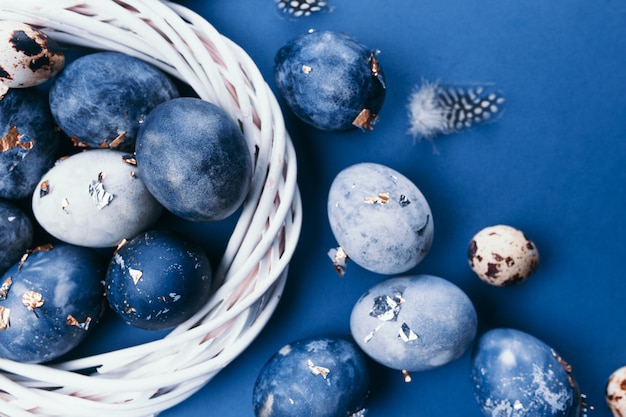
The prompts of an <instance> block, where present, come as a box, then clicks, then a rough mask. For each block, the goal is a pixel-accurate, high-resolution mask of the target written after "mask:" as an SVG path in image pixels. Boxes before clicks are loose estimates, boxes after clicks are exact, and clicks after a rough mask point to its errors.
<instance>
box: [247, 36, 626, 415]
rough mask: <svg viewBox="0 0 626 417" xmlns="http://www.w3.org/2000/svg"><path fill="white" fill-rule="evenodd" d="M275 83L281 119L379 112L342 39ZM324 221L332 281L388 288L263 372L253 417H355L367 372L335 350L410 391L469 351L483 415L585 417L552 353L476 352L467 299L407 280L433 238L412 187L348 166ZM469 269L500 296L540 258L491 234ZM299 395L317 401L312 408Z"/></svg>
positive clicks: (372, 87) (320, 46)
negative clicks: (375, 367) (358, 279)
mask: <svg viewBox="0 0 626 417" xmlns="http://www.w3.org/2000/svg"><path fill="white" fill-rule="evenodd" d="M274 71H275V78H276V84H277V86H278V90H279V92H280V94H281V95H282V97H283V99H284V100H285V103H286V105H287V107H288V108H289V109H290V110H291V111H292V112H293V113H294V114H295V115H296V116H297V117H298V118H300V119H301V120H302V121H303V122H304V123H306V124H308V125H310V126H312V127H314V128H317V129H321V130H331V131H344V130H347V129H351V128H354V127H357V128H361V129H371V128H372V126H373V123H374V122H375V121H376V117H377V116H376V114H377V113H378V111H379V110H380V108H381V106H382V104H383V100H384V95H385V82H384V74H383V71H382V67H381V64H380V62H379V61H378V60H377V59H376V51H375V50H372V49H369V48H367V47H365V46H363V45H361V44H359V43H358V42H356V41H355V40H354V39H352V38H350V37H349V36H347V35H346V34H343V33H341V34H339V33H333V32H315V31H310V32H308V33H306V34H302V35H300V36H297V37H295V38H293V39H292V40H291V41H289V42H288V43H287V44H286V45H285V46H284V47H282V48H281V49H280V50H279V51H278V53H277V55H276V58H275V70H274ZM356 86H358V87H356ZM347 91H349V92H350V93H346V92H347ZM320 92H321V93H320ZM364 116H366V117H364ZM363 121H365V122H363ZM327 216H328V221H329V225H330V228H331V230H332V233H333V235H334V237H335V239H336V241H337V243H338V245H339V246H338V247H337V248H333V249H331V250H330V251H329V256H330V257H331V259H332V261H333V263H334V266H335V268H336V269H337V271H338V272H339V273H340V274H341V275H343V274H344V273H345V272H346V263H347V261H348V260H350V261H351V262H354V263H355V264H357V265H358V266H360V267H362V268H364V269H366V270H368V271H371V272H374V273H377V274H381V275H382V276H384V277H385V278H384V279H383V280H382V281H381V282H379V283H378V284H376V285H374V286H373V287H371V288H369V289H368V290H367V291H366V292H365V293H364V294H363V295H362V296H361V297H360V298H359V299H358V300H357V301H356V303H355V304H354V306H353V309H352V313H351V317H350V332H351V336H352V340H351V341H350V342H347V341H345V340H341V339H330V341H329V339H328V338H319V339H305V340H300V341H297V342H294V343H292V344H289V345H287V346H285V347H283V348H282V349H281V350H280V351H278V352H277V353H276V354H275V355H274V356H273V357H272V358H270V359H269V360H268V362H267V363H266V365H265V366H264V367H263V369H262V370H261V372H260V374H259V376H258V379H257V383H256V386H255V390H254V398H253V399H254V406H255V413H256V415H257V416H266V415H272V416H291V415H316V416H340V415H352V416H357V415H363V414H364V412H365V411H364V403H365V399H366V398H365V397H366V393H367V390H363V386H362V379H364V378H367V372H366V370H364V369H361V367H362V366H366V363H365V362H363V361H362V360H360V359H359V358H358V356H359V355H357V354H356V353H352V354H351V355H350V360H347V359H341V358H345V355H346V354H345V352H341V355H340V353H339V351H338V349H337V348H336V347H335V345H336V344H341V345H345V344H348V345H351V346H350V347H349V350H350V351H360V352H363V353H364V354H365V355H366V356H367V357H369V358H370V359H372V360H374V361H375V362H377V363H378V364H381V365H383V366H385V367H388V368H391V369H396V370H401V371H402V373H403V374H404V375H405V378H406V379H407V380H410V372H420V371H426V370H430V369H434V368H437V367H440V366H443V365H446V364H448V363H450V362H452V361H455V360H456V359H458V358H460V357H461V356H462V355H463V354H464V353H465V352H466V351H468V349H469V348H470V347H471V346H474V349H473V352H472V354H471V367H470V369H471V371H470V380H471V382H472V384H473V388H474V394H475V398H476V401H477V403H478V405H479V408H480V410H481V411H482V412H483V413H484V415H486V416H492V415H502V416H504V415H506V416H527V415H536V416H563V417H565V416H574V415H576V416H583V415H585V413H586V404H585V396H584V395H583V394H581V392H580V390H579V388H578V386H577V385H576V382H575V381H574V379H573V377H572V375H571V367H570V366H569V364H567V362H565V361H564V360H563V359H562V358H561V357H560V356H559V355H558V354H557V353H556V352H555V351H554V349H552V348H551V347H550V346H548V345H547V344H545V343H544V342H543V341H541V340H539V339H537V338H535V337H534V336H532V335H530V334H527V333H524V332H522V331H519V330H516V329H509V328H496V329H492V330H490V331H488V332H486V333H485V334H483V335H481V336H480V338H478V340H475V339H476V336H477V324H478V322H477V315H476V311H475V308H474V305H473V303H472V301H471V299H470V298H469V297H468V296H467V295H466V294H465V293H464V292H463V290H462V289H460V288H459V287H458V286H456V285H455V284H453V283H452V282H450V281H449V280H446V279H444V278H441V277H438V276H433V275H426V274H417V275H416V274H410V273H409V271H410V270H411V269H412V268H414V267H415V266H416V265H418V264H419V263H420V262H421V261H422V260H423V259H424V258H425V257H426V255H427V253H428V252H429V250H430V247H431V244H432V241H433V236H434V219H433V213H432V211H431V209H430V207H429V204H428V201H427V199H426V198H425V196H424V195H423V194H422V193H421V191H420V190H419V189H418V187H417V186H416V185H415V184H414V183H413V182H412V181H411V180H410V179H409V178H407V177H406V176H404V175H403V174H402V173H400V172H398V171H396V170H394V169H392V168H390V167H388V166H384V165H381V164H376V163H370V162H363V163H357V164H354V165H352V166H349V167H347V168H345V169H344V170H342V171H341V172H339V174H337V175H336V177H335V178H334V180H333V182H332V184H331V186H330V189H329V192H328V201H327ZM467 260H468V264H469V267H470V268H471V270H472V271H473V272H474V273H475V274H476V276H477V277H478V278H479V279H480V280H482V281H484V282H485V283H487V284H489V285H492V286H498V287H506V286H513V285H518V284H520V283H522V282H524V281H525V280H527V279H528V278H529V277H530V276H531V275H532V274H533V273H534V272H535V270H536V269H537V266H538V263H539V252H538V250H537V248H536V246H535V244H534V242H533V241H532V240H530V239H529V238H528V237H527V236H526V235H525V234H524V233H523V232H522V231H520V230H518V229H516V228H514V227H512V226H509V225H504V224H496V225H493V226H489V227H485V228H484V229H482V230H480V231H478V232H477V233H476V234H475V235H474V236H473V237H472V238H471V239H470V241H469V244H468V250H467ZM313 346H314V347H313ZM357 347H358V348H360V349H359V350H356V348H357ZM322 350H323V351H324V352H323V354H322V353H321V351H322ZM338 363H341V365H342V366H338V365H337V364H338ZM347 365H349V366H347ZM285 369H289V372H286V371H285ZM331 375H334V378H336V379H335V380H334V381H337V382H334V384H333V385H334V386H335V389H334V390H331V389H329V387H330V385H331V383H330V382H329V381H328V378H330V376H331ZM355 375H356V376H358V377H359V378H361V379H360V380H359V383H356V382H355V378H356V376H355ZM339 377H343V378H344V381H342V383H339V382H338V381H339V380H338V378H339ZM615 378H616V379H617V377H615ZM350 387H352V388H350ZM299 393H306V394H309V395H311V397H313V398H320V399H323V400H322V401H315V402H314V403H310V402H309V401H307V400H305V399H304V398H300V397H299ZM615 397H616V398H618V397H619V396H618V395H615ZM620 398H621V397H620Z"/></svg>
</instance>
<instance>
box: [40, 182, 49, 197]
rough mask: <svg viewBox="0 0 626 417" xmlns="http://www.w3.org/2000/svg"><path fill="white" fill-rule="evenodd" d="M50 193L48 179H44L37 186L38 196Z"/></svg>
mask: <svg viewBox="0 0 626 417" xmlns="http://www.w3.org/2000/svg"><path fill="white" fill-rule="evenodd" d="M48 194H50V181H48V180H45V181H43V182H42V183H41V185H40V186H39V198H42V197H45V196H47V195H48Z"/></svg>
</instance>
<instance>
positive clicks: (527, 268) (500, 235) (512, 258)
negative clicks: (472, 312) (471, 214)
mask: <svg viewBox="0 0 626 417" xmlns="http://www.w3.org/2000/svg"><path fill="white" fill-rule="evenodd" d="M467 258H468V261H469V264H470V267H471V268H472V270H473V271H474V272H475V273H476V275H478V277H479V278H480V279H481V280H483V281H485V282H487V283H488V284H491V285H495V286H499V287H506V286H511V285H515V284H519V283H521V282H523V281H525V280H526V279H527V278H528V277H530V276H531V275H532V274H533V272H535V270H536V269H537V265H538V264H539V252H538V251H537V247H536V246H535V244H534V243H533V242H532V241H531V240H530V239H528V238H527V237H526V236H525V235H524V233H523V232H521V231H520V230H518V229H516V228H514V227H511V226H507V225H495V226H490V227H486V228H484V229H482V230H481V231H479V232H478V233H477V234H476V235H474V237H473V238H472V240H471V242H470V244H469V248H468V251H467Z"/></svg>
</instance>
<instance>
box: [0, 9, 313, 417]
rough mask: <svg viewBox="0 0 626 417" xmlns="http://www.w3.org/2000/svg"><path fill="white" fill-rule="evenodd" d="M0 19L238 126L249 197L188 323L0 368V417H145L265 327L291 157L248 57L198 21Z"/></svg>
mask: <svg viewBox="0 0 626 417" xmlns="http://www.w3.org/2000/svg"><path fill="white" fill-rule="evenodd" d="M0 19H2V20H17V21H22V22H26V23H29V24H32V25H34V26H37V27H40V28H43V29H44V31H46V32H47V33H48V34H49V35H50V36H51V37H53V38H54V39H56V40H57V41H58V42H61V43H67V44H73V45H77V46H88V47H95V48H98V49H103V50H115V51H120V52H124V53H127V54H130V55H133V56H136V57H138V58H141V59H143V60H145V61H148V62H150V63H152V64H154V65H156V66H157V67H159V68H161V69H162V70H164V71H165V72H167V73H169V74H171V75H172V76H175V77H178V78H180V79H182V80H184V81H185V82H187V83H188V84H189V85H190V86H191V87H192V88H193V89H194V90H195V92H196V93H197V94H198V95H199V96H200V97H201V98H203V99H205V100H208V101H211V102H213V103H215V104H218V105H220V106H221V107H222V108H224V109H225V110H226V111H227V112H228V113H229V114H231V115H232V116H233V118H235V119H236V120H238V121H239V122H240V123H241V126H242V128H243V131H244V135H245V137H246V139H247V141H248V144H249V150H250V153H251V155H252V156H253V160H254V161H255V171H254V177H253V184H252V188H251V191H250V194H249V196H248V198H247V200H246V201H245V203H244V207H243V211H242V213H241V216H240V218H239V220H238V223H237V225H236V227H235V230H234V232H233V234H232V236H231V238H230V240H229V243H228V246H227V249H226V251H225V254H224V257H223V259H222V262H221V264H220V265H219V267H218V268H217V272H216V274H215V279H216V280H218V282H220V283H221V286H220V288H219V289H218V290H217V291H216V293H215V294H214V296H213V297H212V298H211V299H210V300H209V302H208V303H207V305H206V306H205V307H204V308H203V309H202V311H200V312H198V314H196V315H195V316H194V317H193V318H191V319H190V320H188V321H187V322H185V323H183V324H181V325H180V326H179V327H177V328H175V329H174V330H173V331H172V332H171V333H170V334H169V335H168V336H167V337H165V338H163V339H161V340H157V341H154V342H150V343H145V344H142V345H138V346H134V347H131V348H127V349H121V350H117V351H114V352H109V353H105V354H102V355H97V356H92V357H87V358H82V359H77V360H72V361H70V362H65V363H61V364H55V365H54V366H52V365H29V364H21V363H16V362H13V361H8V360H5V359H0V415H7V416H11V417H18V416H64V417H70V416H81V417H86V416H98V417H102V416H108V417H112V416H124V417H132V416H153V415H156V414H158V413H159V412H160V411H163V410H165V409H167V408H169V407H172V406H173V405H176V404H178V403H179V402H181V401H183V400H184V399H185V398H187V397H189V396H190V395H191V394H193V393H194V392H196V391H197V390H198V389H200V388H201V387H202V386H203V385H205V384H206V383H207V382H208V381H210V380H211V378H212V377H213V376H215V375H216V374H217V373H218V372H219V371H220V370H221V369H223V368H224V367H225V366H226V365H228V364H229V363H230V362H231V361H232V360H233V359H235V358H236V357H237V356H238V355H239V354H240V353H241V352H242V351H243V350H244V349H245V348H246V347H247V346H248V345H249V344H250V343H251V342H252V341H253V340H254V338H255V337H256V336H257V334H258V333H259V332H260V331H261V329H262V328H263V327H264V325H265V324H266V323H267V321H268V320H269V318H270V317H271V315H272V313H273V311H274V309H275V307H276V305H277V303H278V300H279V298H280V295H281V292H282V289H283V287H284V284H285V279H286V276H287V269H288V264H289V261H290V259H291V257H292V254H293V252H294V250H295V247H296V244H297V240H298V237H299V233H300V226H301V220H302V218H301V211H302V210H301V202H300V195H299V191H298V187H297V183H296V157H295V152H294V149H293V145H292V143H291V140H290V138H289V135H288V133H287V132H286V130H285V126H284V121H283V119H282V113H281V110H280V108H279V106H278V103H277V101H276V99H275V97H274V95H273V93H272V92H271V90H270V88H269V86H268V85H267V84H266V82H265V81H264V79H263V77H262V76H261V74H260V72H259V70H258V68H257V67H256V65H255V64H254V62H252V60H251V59H250V57H249V56H248V55H247V54H246V53H245V52H244V51H243V50H242V49H241V48H240V47H239V46H237V45H236V44H235V43H233V42H232V41H230V40H229V39H227V38H225V37H224V36H222V35H220V34H219V33H218V32H217V31H216V30H215V28H213V27H212V26H211V25H210V24H209V23H208V22H207V21H206V20H204V18H202V17H201V16H199V15H197V14H195V13H194V12H192V11H190V10H189V9H187V8H185V7H183V6H180V5H178V4H175V3H169V2H163V1H160V0H86V1H72V0H53V1H50V0H0Z"/></svg>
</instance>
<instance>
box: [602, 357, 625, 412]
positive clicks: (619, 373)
mask: <svg viewBox="0 0 626 417" xmlns="http://www.w3.org/2000/svg"><path fill="white" fill-rule="evenodd" d="M605 397H606V403H607V405H608V406H609V409H610V410H611V412H612V413H613V416H614V417H622V416H625V415H626V366H622V367H621V368H618V369H616V370H615V371H613V373H612V374H611V376H609V380H608V382H607V384H606V388H605Z"/></svg>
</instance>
